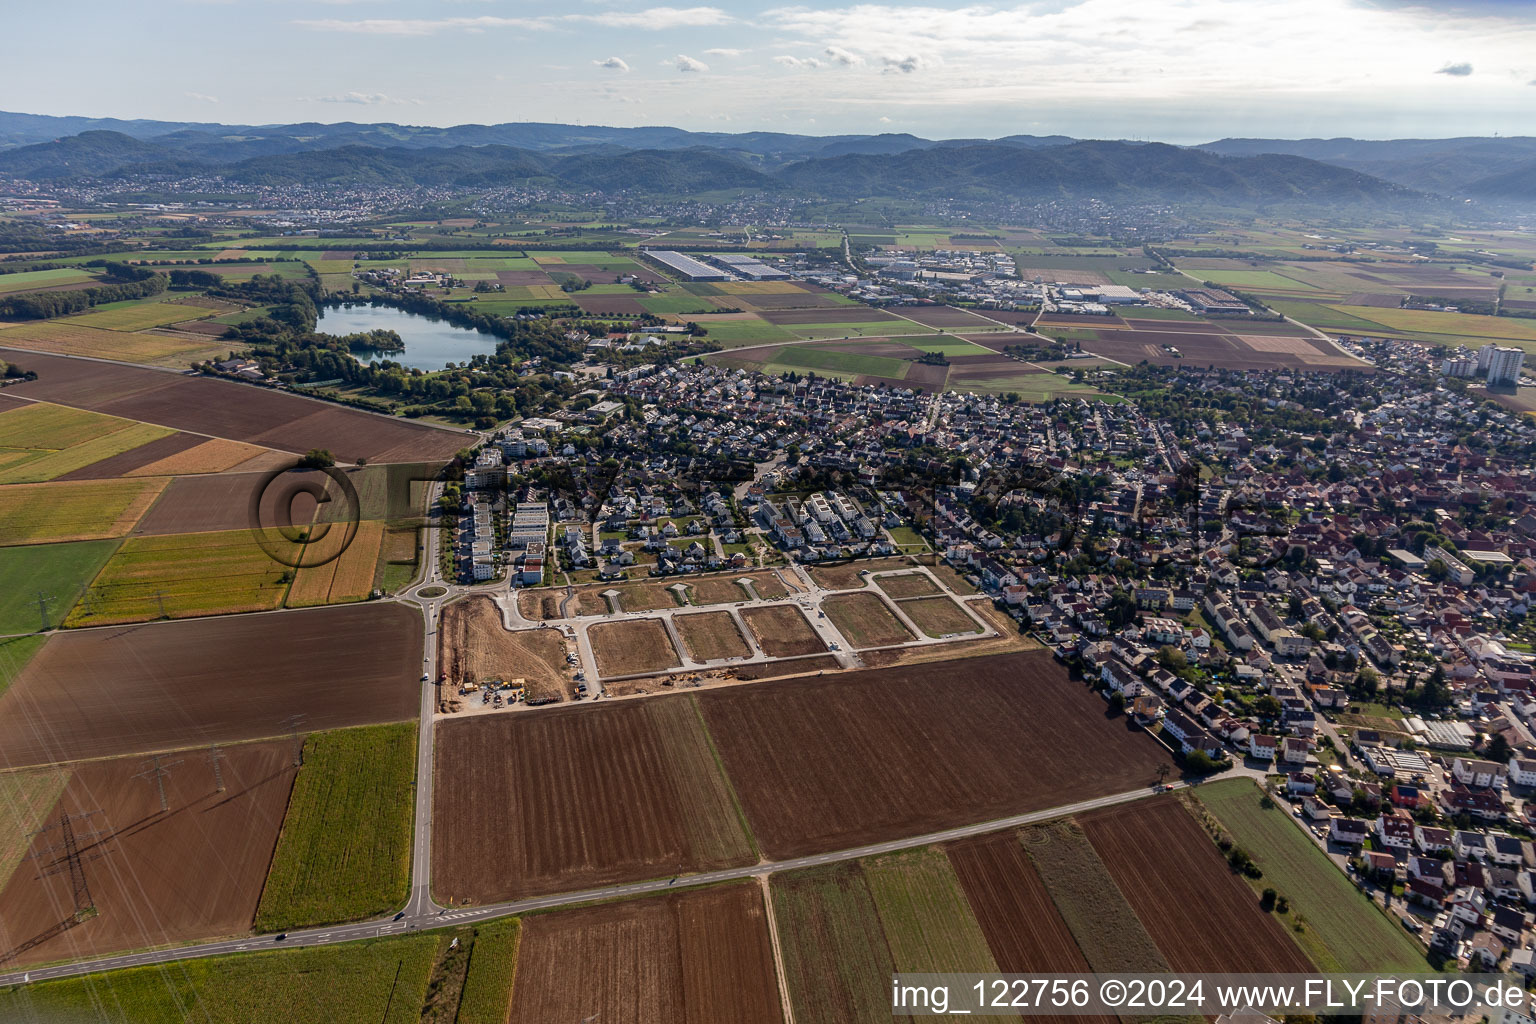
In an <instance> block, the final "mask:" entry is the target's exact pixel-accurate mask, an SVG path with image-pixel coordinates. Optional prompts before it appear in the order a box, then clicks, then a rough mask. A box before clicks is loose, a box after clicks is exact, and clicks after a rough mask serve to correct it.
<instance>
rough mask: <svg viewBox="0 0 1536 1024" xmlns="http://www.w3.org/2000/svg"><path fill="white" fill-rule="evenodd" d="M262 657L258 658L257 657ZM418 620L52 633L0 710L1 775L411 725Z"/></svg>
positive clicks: (357, 613) (300, 619)
mask: <svg viewBox="0 0 1536 1024" xmlns="http://www.w3.org/2000/svg"><path fill="white" fill-rule="evenodd" d="M258 652H259V656H257V653H258ZM420 658H421V623H420V616H419V615H418V613H416V612H414V611H412V610H411V609H408V608H405V607H404V606H401V605H393V604H365V605H349V606H344V607H340V608H314V609H307V610H304V611H294V612H283V613H281V614H277V615H241V616H231V617H225V618H217V619H188V620H183V621H180V622H165V623H155V624H153V625H148V626H138V627H133V628H128V629H97V630H90V631H89V632H68V633H60V634H55V635H54V636H52V637H51V638H50V639H49V642H48V643H47V644H46V645H44V647H43V649H42V650H41V651H39V652H38V653H37V655H36V656H35V657H33V659H32V660H31V661H30V662H29V663H28V664H27V666H26V668H24V669H23V670H22V672H21V676H20V678H19V679H17V681H16V682H15V683H14V684H12V686H11V688H10V689H9V690H8V691H7V692H6V693H5V696H4V697H3V698H0V751H3V752H4V757H5V765H6V766H8V767H15V766H22V765H35V764H49V763H52V762H58V761H72V760H77V759H80V758H88V757H111V756H115V755H119V754H130V753H139V752H141V751H147V750H165V749H168V748H172V747H179V746H200V745H206V744H209V743H215V742H218V743H232V742H235V741H237V740H245V739H256V738H260V737H264V736H277V735H283V734H286V733H289V732H292V731H293V725H292V724H291V719H292V717H293V716H294V715H296V714H298V715H302V716H303V718H304V721H303V728H304V729H306V730H323V729H339V728H343V727H345V726H349V725H371V724H374V723H378V722H401V721H406V720H409V719H412V718H414V717H415V716H416V711H417V706H418V703H419V697H420V692H419V689H418V687H419V683H418V681H417V670H416V666H417V665H419V664H420V663H421V662H420Z"/></svg>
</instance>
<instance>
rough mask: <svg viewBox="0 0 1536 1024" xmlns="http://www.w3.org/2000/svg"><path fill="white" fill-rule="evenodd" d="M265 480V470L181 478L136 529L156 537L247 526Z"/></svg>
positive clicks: (140, 532)
mask: <svg viewBox="0 0 1536 1024" xmlns="http://www.w3.org/2000/svg"><path fill="white" fill-rule="evenodd" d="M265 479H266V474H264V473H217V474H213V473H209V474H202V475H198V476H185V477H177V478H176V479H174V480H172V481H171V482H170V483H169V484H168V485H167V486H166V488H165V491H164V493H162V494H161V495H160V500H159V501H157V502H155V504H154V507H153V508H151V509H150V510H149V512H148V514H147V515H145V516H144V518H143V519H141V520H139V524H138V526H136V527H134V531H133V532H134V533H135V534H138V535H151V536H152V535H158V534H171V533H204V532H210V531H214V530H240V529H245V528H247V527H249V526H250V524H251V500H252V499H253V498H255V497H256V496H257V495H259V494H260V493H261V486H262V483H263V481H264V480H265ZM274 521H275V520H266V522H274Z"/></svg>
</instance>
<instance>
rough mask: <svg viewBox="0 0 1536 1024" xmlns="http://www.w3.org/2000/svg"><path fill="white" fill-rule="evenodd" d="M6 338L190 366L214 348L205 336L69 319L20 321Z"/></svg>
mask: <svg viewBox="0 0 1536 1024" xmlns="http://www.w3.org/2000/svg"><path fill="white" fill-rule="evenodd" d="M188 312H189V315H194V316H195V315H196V313H195V311H188ZM4 337H5V343H6V344H7V345H15V346H16V347H17V348H20V349H29V350H31V351H32V352H52V353H57V354H58V355H68V356H86V357H89V358H92V359H120V360H122V361H124V362H131V363H165V364H167V365H169V364H170V363H179V364H180V365H181V366H187V365H189V363H190V361H191V360H192V359H196V358H201V357H202V356H204V355H207V354H209V350H210V347H211V342H210V340H209V339H208V338H205V337H194V336H186V335H183V336H180V337H177V336H174V335H165V334H134V333H130V332H126V331H111V330H104V329H102V328H99V327H92V326H89V325H86V324H82V323H75V322H73V321H65V320H44V321H39V322H37V323H27V324H17V325H16V326H15V327H9V328H6V329H5V331H4ZM226 351H228V350H227V349H225V350H220V351H219V355H220V356H222V355H223V354H224V352H226ZM39 358H41V357H39V356H36V355H31V354H28V355H27V356H25V358H24V360H23V361H24V362H26V364H27V367H28V368H29V369H30V368H31V367H32V364H33V363H34V362H36V361H37V360H38V359H39ZM13 361H14V360H13Z"/></svg>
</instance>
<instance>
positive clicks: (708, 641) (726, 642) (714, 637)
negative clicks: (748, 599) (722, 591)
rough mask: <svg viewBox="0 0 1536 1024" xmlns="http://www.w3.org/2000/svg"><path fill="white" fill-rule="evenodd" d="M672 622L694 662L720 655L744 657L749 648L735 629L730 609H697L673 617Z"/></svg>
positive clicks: (749, 654) (721, 656) (709, 659)
mask: <svg viewBox="0 0 1536 1024" xmlns="http://www.w3.org/2000/svg"><path fill="white" fill-rule="evenodd" d="M672 624H673V625H674V626H676V627H677V632H678V635H679V636H681V637H682V638H683V644H684V646H686V647H687V648H688V655H689V657H691V658H693V660H694V661H719V660H720V659H722V658H747V657H750V656H751V655H752V648H750V647H748V646H747V641H746V639H745V638H744V637H742V635H741V630H739V629H737V628H736V620H735V619H734V618H732V617H731V613H730V612H699V613H697V614H694V615H678V616H675V617H673V619H672Z"/></svg>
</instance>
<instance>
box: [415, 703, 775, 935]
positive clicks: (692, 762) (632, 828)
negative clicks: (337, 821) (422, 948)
mask: <svg viewBox="0 0 1536 1024" xmlns="http://www.w3.org/2000/svg"><path fill="white" fill-rule="evenodd" d="M437 728H438V738H437V743H438V746H437V750H438V755H437V761H436V765H435V768H434V770H435V772H436V779H437V782H436V785H435V786H434V787H433V799H434V801H435V807H434V811H433V816H432V825H433V829H434V836H433V844H432V889H433V893H434V895H435V897H436V898H437V900H438V902H440V903H442V904H444V905H445V906H446V905H453V904H457V903H462V902H471V903H487V902H492V901H496V900H508V899H517V898H521V897H524V896H537V895H543V894H545V893H551V892H566V891H571V890H576V889H585V888H590V887H594V886H599V885H608V884H613V883H617V882H625V881H634V880H637V879H642V878H656V877H660V876H666V875H675V874H681V873H683V872H692V871H706V870H711V869H715V868H724V867H731V866H736V865H741V864H748V863H751V862H753V861H754V860H755V859H756V856H757V855H756V853H755V851H754V849H753V847H752V845H751V843H750V840H749V839H748V837H747V835H746V833H745V831H744V830H743V827H742V822H741V818H740V816H739V814H738V813H737V810H736V807H735V804H734V801H733V798H732V794H731V789H730V785H729V783H728V782H727V781H726V779H725V777H724V776H723V775H722V774H721V772H720V770H719V766H718V764H717V762H716V760H715V757H714V755H713V753H712V752H711V749H710V744H709V739H708V736H707V735H706V733H705V731H704V727H703V724H702V723H701V721H700V719H699V716H698V711H697V709H696V707H695V705H694V703H693V701H692V699H691V698H690V697H689V696H683V695H678V696H666V697H650V698H646V699H644V700H637V701H619V702H615V703H608V702H606V701H605V702H603V703H602V704H600V705H595V706H593V707H591V708H576V707H572V708H558V709H555V710H547V711H540V712H539V713H537V714H505V715H477V716H474V717H472V718H466V719H461V720H457V721H444V722H442V723H440V724H439V725H438V726H437Z"/></svg>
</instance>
